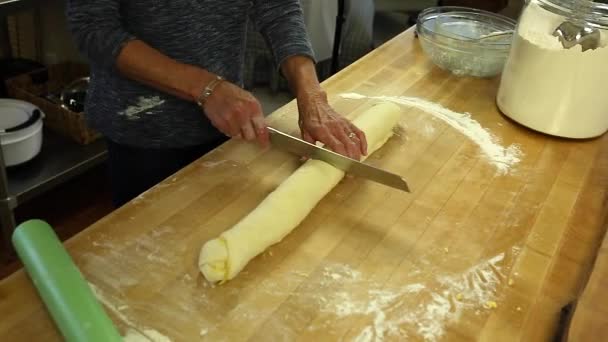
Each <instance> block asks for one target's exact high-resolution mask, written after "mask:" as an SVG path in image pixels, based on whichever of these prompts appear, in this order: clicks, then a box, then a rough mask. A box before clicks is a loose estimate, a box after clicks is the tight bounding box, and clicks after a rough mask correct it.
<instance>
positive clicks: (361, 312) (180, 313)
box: [0, 30, 608, 341]
mask: <svg viewBox="0 0 608 342" xmlns="http://www.w3.org/2000/svg"><path fill="white" fill-rule="evenodd" d="M324 87H325V89H326V90H327V91H328V93H329V96H330V101H331V103H332V104H333V105H334V106H335V108H336V109H337V110H338V111H339V112H341V113H344V114H345V115H348V116H349V117H351V118H352V117H356V116H357V115H359V114H360V113H361V112H363V111H364V110H365V109H367V108H369V107H370V106H371V105H373V103H375V102H377V101H374V100H365V99H363V100H348V99H343V98H341V97H340V96H339V94H341V93H345V92H356V93H359V94H364V95H369V96H384V95H386V96H389V95H390V96H399V95H406V96H414V97H420V98H424V99H426V100H430V101H434V102H437V103H440V104H442V105H443V106H445V107H447V108H450V109H451V110H454V111H457V112H468V113H470V115H471V117H472V118H473V119H474V120H476V121H477V122H479V124H480V125H481V126H482V127H483V128H485V129H487V130H488V131H489V132H491V133H492V134H493V135H494V136H495V142H496V143H497V144H500V145H501V146H505V147H506V146H511V145H513V144H516V145H517V146H519V149H520V151H521V161H520V162H519V163H518V164H517V165H514V166H513V167H512V168H511V169H510V171H509V172H508V173H506V174H501V173H499V172H497V169H496V166H495V165H494V164H492V163H490V162H488V160H487V158H486V157H485V156H484V155H483V154H482V153H481V150H480V147H479V146H478V145H477V144H475V143H474V142H473V141H472V140H471V139H469V138H468V137H467V136H465V135H464V134H462V133H461V132H459V131H457V130H456V129H454V128H453V127H452V126H450V125H448V124H446V122H445V121H443V120H440V119H438V118H436V117H434V116H433V115H430V114H429V113H427V112H424V111H421V110H417V109H412V108H405V107H404V113H403V119H402V121H401V124H400V129H399V132H400V134H399V135H397V136H395V137H394V138H392V139H391V140H389V142H388V143H387V144H386V145H385V146H384V147H383V148H382V149H381V150H380V151H379V152H378V153H376V154H375V155H373V156H372V157H370V159H368V162H370V163H371V164H373V165H375V166H378V167H382V168H385V169H387V170H390V171H392V172H396V173H399V174H401V175H402V176H403V177H405V178H406V179H407V180H408V182H409V184H410V186H411V187H412V188H413V192H412V193H411V194H410V193H405V192H401V191H398V190H394V189H391V188H387V187H384V186H382V185H379V184H374V183H371V182H368V181H365V180H361V179H357V178H352V177H348V178H346V179H345V180H344V181H342V182H341V183H340V184H339V185H338V186H337V187H336V188H335V189H334V190H333V191H332V192H331V193H330V194H329V195H328V196H327V197H326V198H325V199H323V200H322V201H321V203H319V205H318V206H317V207H316V208H315V209H314V210H313V211H312V213H311V214H310V215H309V216H308V218H307V219H306V220H305V221H304V222H303V223H302V224H301V225H300V226H299V227H297V228H296V229H295V230H294V231H293V232H292V233H291V234H290V235H289V236H287V237H286V238H285V239H284V240H283V241H282V242H281V243H279V244H277V245H274V246H272V247H271V248H270V249H268V250H267V251H266V252H265V253H264V254H262V255H260V256H259V257H257V258H256V259H254V260H253V261H252V262H251V263H249V265H248V266H247V267H246V268H245V270H244V271H243V272H242V273H241V274H240V275H239V276H237V277H236V278H235V279H234V280H232V281H230V282H228V283H226V284H224V285H221V286H211V285H210V284H208V283H207V282H206V281H205V280H204V278H203V277H202V276H201V274H200V273H199V271H198V268H197V258H198V253H199V250H200V247H201V246H202V245H203V243H204V242H205V241H207V240H209V239H212V238H214V237H216V236H218V235H219V234H220V233H221V232H222V231H224V230H226V229H228V228H229V227H231V226H232V225H234V224H235V223H236V222H238V220H240V219H241V218H242V217H244V216H245V215H246V214H247V213H249V212H250V211H251V210H252V209H254V208H255V207H256V205H257V204H258V203H260V201H261V200H262V199H263V198H264V197H265V196H266V195H267V194H268V193H270V192H271V191H272V190H273V189H274V188H275V187H276V186H277V185H278V184H280V183H281V181H282V180H284V179H285V178H286V177H288V176H289V175H290V174H291V173H292V172H293V170H294V169H295V168H297V167H298V165H299V161H298V158H296V157H294V156H291V155H288V154H285V153H283V152H280V151H277V150H274V149H270V150H267V151H263V150H261V149H259V148H257V147H256V146H253V145H248V144H245V143H242V142H238V141H230V142H228V143H226V144H225V145H223V146H221V147H219V148H218V149H216V150H214V151H213V152H211V153H210V154H208V155H207V156H205V157H203V158H202V159H200V160H198V161H196V162H194V163H193V164H191V165H189V166H188V167H186V168H185V169H183V170H182V171H180V172H179V173H177V174H176V175H174V176H172V177H170V178H168V179H167V180H165V181H164V182H162V183H161V184H159V185H158V186H156V187H155V188H154V189H152V190H150V191H148V192H146V193H145V194H143V195H142V196H140V197H139V198H137V199H136V200H134V201H132V202H131V203H129V204H128V205H126V206H125V207H123V208H121V209H119V210H117V211H115V212H114V213H112V214H111V215H109V216H107V217H105V218H103V219H102V220H100V221H99V222H97V223H95V224H94V225H92V226H91V227H89V228H88V229H86V230H85V231H84V232H82V233H80V234H79V235H77V236H76V237H74V238H72V239H71V240H69V241H68V242H67V243H66V246H67V248H68V250H69V252H70V254H71V255H72V256H73V258H74V259H75V261H76V263H77V264H78V266H79V267H80V268H81V270H82V271H83V273H84V275H85V276H86V278H87V279H88V281H89V282H90V283H91V284H93V285H94V286H95V288H96V289H97V290H98V292H99V295H100V296H102V297H103V301H104V303H105V304H106V308H107V310H108V312H109V313H110V315H111V317H112V318H113V320H114V321H115V322H116V324H117V326H118V327H119V329H120V331H121V332H122V333H125V332H126V331H127V329H128V328H129V327H135V328H137V329H139V330H146V329H148V331H155V332H156V333H157V334H162V335H164V336H166V337H168V338H170V339H171V340H173V341H315V340H317V341H338V340H340V341H355V340H357V341H383V340H384V341H403V340H406V339H407V340H412V341H416V340H427V341H435V340H437V341H442V340H446V341H447V340H449V341H470V340H481V341H516V340H521V341H543V340H549V339H550V338H552V337H554V336H555V334H556V332H558V331H559V329H558V322H559V318H560V317H559V312H560V309H561V308H562V307H563V306H564V305H566V304H568V303H570V302H571V301H572V300H573V299H575V297H576V295H577V293H579V292H580V288H581V287H582V285H583V284H584V281H585V280H586V279H587V275H586V272H588V270H589V268H590V265H591V263H592V261H593V259H594V257H595V255H596V253H597V248H598V246H599V243H598V242H599V240H600V239H601V237H602V236H603V233H604V231H605V226H604V225H603V222H604V220H603V217H604V215H605V213H606V201H605V199H606V190H607V183H608V179H607V178H608V137H607V136H603V137H601V138H599V139H594V140H586V141H573V140H563V139H557V138H552V137H548V136H545V135H542V134H539V133H535V132H532V131H530V130H528V129H525V128H523V127H521V126H519V125H517V124H516V123H513V122H511V121H509V120H508V119H506V118H505V117H504V116H502V115H501V114H500V113H499V112H498V110H497V108H496V106H495V102H494V101H495V95H496V92H497V87H498V80H496V79H492V80H483V79H473V78H460V77H456V76H453V75H450V74H449V73H446V72H444V71H441V70H439V69H437V68H436V67H434V66H433V65H432V64H431V63H430V62H429V60H428V59H427V58H426V57H425V55H424V54H423V52H422V51H421V49H420V47H419V44H418V42H417V40H416V39H415V37H414V34H413V31H411V30H410V31H407V32H404V33H403V34H401V35H400V36H398V37H396V38H395V39H393V40H392V41H390V42H389V43H387V44H385V45H383V46H382V47H380V48H378V49H376V50H375V51H373V52H372V53H370V54H369V55H367V56H366V57H364V58H363V59H361V60H359V61H357V62H356V63H354V64H353V65H351V66H350V67H348V68H347V69H345V70H344V71H342V72H340V73H339V74H337V75H335V76H334V77H332V78H331V79H329V80H328V81H326V82H325V83H324ZM573 115H575V113H573ZM296 117H297V109H296V105H295V103H293V102H292V103H290V104H288V105H286V106H285V107H283V108H281V109H279V110H278V111H277V112H275V113H274V114H273V115H272V117H271V125H272V126H274V127H275V128H279V129H282V130H285V131H288V132H291V133H294V134H296V133H297V124H296ZM311 186H314V184H311ZM281 214H282V213H279V212H278V213H276V215H281ZM0 313H1V314H2V317H3V318H4V319H2V320H0V340H3V341H34V340H39V341H40V340H44V341H54V340H60V338H59V336H58V335H57V331H56V329H55V328H54V326H53V324H52V322H51V321H50V319H49V317H48V315H47V313H46V311H45V309H44V307H43V305H42V303H41V302H40V300H39V298H38V297H37V295H36V293H35V292H34V290H33V288H32V286H31V284H30V282H29V280H28V278H27V276H26V274H25V273H24V272H21V271H20V272H18V273H16V274H15V275H13V276H11V277H9V278H8V279H6V280H4V281H3V282H1V283H0Z"/></svg>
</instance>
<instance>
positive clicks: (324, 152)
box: [268, 127, 410, 192]
mask: <svg viewBox="0 0 608 342" xmlns="http://www.w3.org/2000/svg"><path fill="white" fill-rule="evenodd" d="M268 131H269V133H270V143H271V144H272V145H273V146H275V147H277V148H278V149H281V150H283V151H287V152H290V153H293V154H296V155H299V156H302V157H309V158H312V159H318V160H321V161H324V162H326V163H328V164H330V165H332V166H333V167H335V168H337V169H340V170H342V171H344V172H348V173H351V174H354V175H356V176H359V177H363V178H366V179H369V180H372V181H374V182H377V183H381V184H384V185H387V186H390V187H393V188H396V189H400V190H403V191H407V192H410V188H409V186H408V185H407V182H406V181H405V180H404V179H403V178H401V177H400V176H399V175H396V174H394V173H390V172H387V171H384V170H382V169H378V168H375V167H373V166H370V165H367V164H364V163H361V162H359V161H357V160H354V159H351V158H348V157H345V156H343V155H341V154H338V153H335V152H333V151H330V150H328V149H325V148H322V147H319V146H317V145H313V144H311V143H308V142H306V141H304V140H301V139H298V138H295V137H292V136H291V135H288V134H285V133H283V132H281V131H278V130H276V129H274V128H271V127H268Z"/></svg>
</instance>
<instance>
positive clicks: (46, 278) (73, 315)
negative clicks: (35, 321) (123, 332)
mask: <svg viewBox="0 0 608 342" xmlns="http://www.w3.org/2000/svg"><path fill="white" fill-rule="evenodd" d="M12 240H13V245H14V246H15V249H16V251H17V254H18V255H19V258H20V259H21V261H22V262H23V264H24V265H25V269H26V271H27V273H28V275H29V276H30V279H31V280H32V282H33V283H34V286H35V287H36V289H37V290H38V293H39V294H40V297H42V300H43V302H44V303H45V305H46V307H47V309H48V311H49V312H50V314H51V316H52V317H53V320H54V321H55V324H56V325H57V327H58V328H59V330H60V331H61V334H62V335H63V337H64V338H65V340H66V341H68V342H72V341H74V342H82V341H87V342H113V341H122V337H121V336H120V334H119V333H118V331H117V330H116V327H115V326H114V325H113V323H112V320H110V318H109V317H108V316H107V315H106V313H105V311H104V310H103V308H102V306H101V304H99V302H98V301H97V299H96V298H95V296H94V295H93V292H92V291H91V288H90V287H89V285H88V284H87V282H86V281H85V279H84V277H83V276H82V274H81V273H80V271H79V270H78V268H77V267H76V265H75V264H74V262H73V261H72V259H71V258H70V256H69V254H68V253H67V251H66V250H65V248H64V247H63V245H62V244H61V242H60V241H59V239H58V238H57V235H55V232H54V231H53V229H52V228H51V226H49V225H48V224H47V223H46V222H44V221H40V220H31V221H27V222H24V223H22V224H21V225H19V226H18V227H17V229H16V230H15V232H14V233H13V237H12Z"/></svg>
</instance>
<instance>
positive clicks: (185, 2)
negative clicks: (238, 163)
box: [67, 0, 313, 148]
mask: <svg viewBox="0 0 608 342" xmlns="http://www.w3.org/2000/svg"><path fill="white" fill-rule="evenodd" d="M67 17H68V22H69V26H70V30H71V32H72V35H73V37H74V40H75V42H76V44H77V46H78V48H79V50H80V51H81V52H82V53H83V54H84V55H85V56H86V57H87V59H88V60H89V62H90V65H91V84H90V87H89V92H88V95H87V103H86V107H85V112H86V115H87V121H88V122H89V124H90V125H91V126H92V127H94V128H95V129H97V130H99V131H100V132H101V133H102V134H104V135H105V136H106V137H108V138H109V139H111V140H113V141H115V142H117V143H120V144H126V145H131V146H137V147H150V148H176V147H185V146H192V145H197V144H204V143H206V142H210V141H212V140H216V139H217V138H218V137H219V136H220V135H221V133H220V132H219V131H217V130H216V129H215V128H214V127H213V126H212V125H211V123H210V122H209V120H208V119H207V118H206V116H205V115H204V114H203V113H202V111H201V110H200V109H199V108H198V107H197V105H196V104H194V103H191V102H188V101H184V100H181V99H179V98H176V97H174V96H172V95H168V94H166V93H163V92H161V91H157V90H155V89H153V88H150V87H148V86H145V85H143V84H140V83H138V82H136V81H132V80H129V79H127V78H125V77H123V76H121V75H120V74H119V73H118V71H117V70H116V67H115V60H116V57H117V55H118V54H119V52H120V49H121V47H122V46H124V44H125V43H126V42H128V41H129V40H132V39H141V40H142V41H144V42H146V43H147V44H149V45H150V46H152V47H154V48H156V49H157V50H159V51H160V52H162V53H164V54H166V55H167V56H169V57H171V58H173V59H175V60H177V61H180V62H183V63H188V64H192V65H197V66H200V67H202V68H205V69H207V70H209V71H211V72H213V73H216V74H218V75H221V76H223V77H225V78H226V79H228V80H230V81H232V82H234V83H236V84H239V85H242V83H243V80H242V74H243V67H244V58H245V46H246V44H245V43H246V42H245V38H246V28H247V22H248V20H249V19H251V20H253V21H254V23H255V26H256V27H257V29H258V30H260V32H262V34H263V35H264V37H265V38H266V41H267V43H268V44H269V46H270V48H271V50H272V51H273V54H274V59H275V62H276V63H277V65H280V63H281V62H282V61H283V60H284V59H285V58H287V57H289V56H292V55H306V56H310V57H311V58H312V57H313V53H312V49H311V46H310V43H309V41H308V38H307V35H306V29H305V26H304V21H303V15H302V9H301V7H300V3H299V1H298V0H68V1H67ZM167 72H171V70H167Z"/></svg>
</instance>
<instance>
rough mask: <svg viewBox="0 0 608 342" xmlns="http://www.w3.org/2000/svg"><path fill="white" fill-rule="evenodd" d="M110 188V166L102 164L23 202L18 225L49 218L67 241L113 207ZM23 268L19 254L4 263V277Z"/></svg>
mask: <svg viewBox="0 0 608 342" xmlns="http://www.w3.org/2000/svg"><path fill="white" fill-rule="evenodd" d="M109 189H110V182H109V180H108V177H107V174H106V166H105V165H101V166H99V167H96V168H94V169H92V170H90V171H88V172H86V173H85V174H83V175H81V176H78V177H77V178H74V179H73V180H71V181H70V182H68V183H65V184H63V185H60V186H58V187H57V188H55V189H53V190H52V191H50V192H48V193H46V194H44V195H42V196H39V197H37V198H35V199H34V200H32V201H29V202H27V203H24V204H23V205H20V206H19V207H18V208H17V209H16V211H15V219H16V221H17V224H18V223H19V222H23V221H26V220H29V219H34V218H35V219H42V220H45V221H46V222H48V223H49V224H50V225H51V226H52V227H53V228H54V229H55V231H56V232H57V235H58V236H59V238H60V239H61V240H62V241H64V240H66V239H68V238H70V237H71V236H73V235H74V234H76V233H78V232H80V231H81V230H83V229H84V228H86V227H88V226H90V225H91V224H92V223H94V222H95V221H97V220H99V219H100V218H102V217H103V216H105V215H107V214H109V213H110V212H111V211H112V210H113V207H112V202H111V196H110V191H109ZM20 267H21V264H20V263H19V262H18V260H17V258H16V257H13V258H12V260H11V261H9V262H8V263H6V262H4V263H2V264H0V279H1V278H4V277H6V276H7V275H9V274H11V273H13V272H14V271H15V270H17V269H19V268H20Z"/></svg>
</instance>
